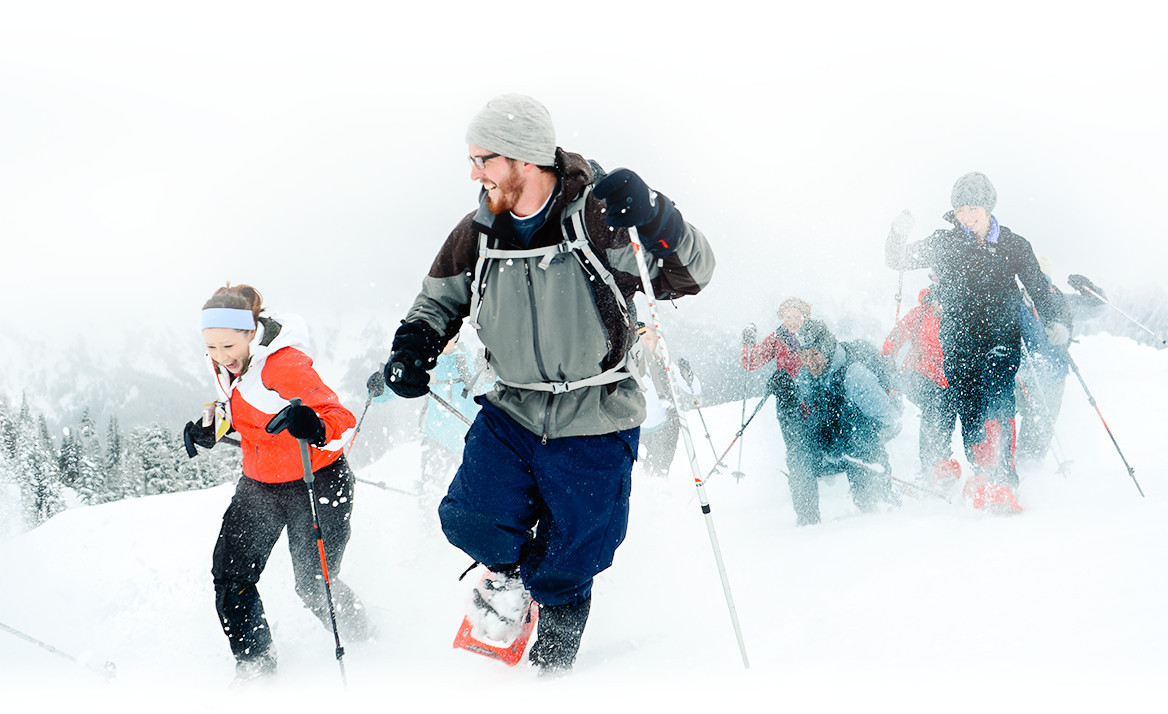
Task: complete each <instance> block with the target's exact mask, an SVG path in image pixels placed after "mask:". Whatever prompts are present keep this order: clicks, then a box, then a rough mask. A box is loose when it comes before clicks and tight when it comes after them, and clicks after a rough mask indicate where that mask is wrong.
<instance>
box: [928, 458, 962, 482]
mask: <svg viewBox="0 0 1168 714" xmlns="http://www.w3.org/2000/svg"><path fill="white" fill-rule="evenodd" d="M960 480H961V464H960V463H959V462H958V461H957V459H941V460H940V461H938V462H937V463H936V464H934V465H933V485H934V486H938V487H940V488H949V487H950V486H952V485H953V484H955V483H957V482H958V481H960Z"/></svg>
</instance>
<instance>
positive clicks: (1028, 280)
mask: <svg viewBox="0 0 1168 714" xmlns="http://www.w3.org/2000/svg"><path fill="white" fill-rule="evenodd" d="M944 218H945V220H947V221H949V223H951V224H952V227H951V228H942V229H938V230H936V231H934V232H933V234H932V235H930V236H929V237H927V238H925V239H924V240H921V241H917V242H916V243H909V244H908V245H907V246H903V249H902V246H901V244H900V242H899V240H898V239H897V237H896V236H895V235H894V234H890V235H889V236H888V240H887V242H886V243H885V262H886V263H887V264H888V267H890V268H892V269H893V270H911V269H914V268H932V269H933V270H934V271H935V272H936V274H937V277H938V278H939V280H940V284H941V290H940V293H941V295H940V301H941V306H942V308H943V310H942V313H941V328H940V332H939V337H940V340H941V347H942V349H943V351H944V353H945V358H946V360H948V359H949V358H950V357H951V356H953V355H955V354H958V353H960V354H967V355H978V356H980V355H982V354H985V353H987V352H989V351H990V350H992V349H994V348H995V347H1005V348H1006V350H1008V351H1009V352H1011V353H1013V354H1018V353H1019V352H1020V350H1021V347H1020V345H1021V339H1022V331H1021V325H1020V321H1021V310H1022V305H1023V300H1022V293H1021V291H1020V290H1019V289H1018V281H1019V280H1020V281H1021V282H1022V285H1024V286H1025V287H1026V291H1027V292H1028V293H1029V294H1030V296H1031V298H1032V299H1033V300H1034V305H1035V307H1036V308H1037V309H1038V314H1039V316H1040V317H1041V318H1042V320H1043V322H1044V323H1046V324H1050V323H1051V322H1061V323H1063V324H1064V325H1066V326H1067V328H1068V329H1069V328H1070V327H1071V317H1070V314H1069V312H1068V311H1067V308H1066V302H1065V301H1064V300H1063V296H1062V293H1060V292H1059V291H1058V290H1052V289H1051V287H1050V283H1049V282H1048V281H1047V280H1046V278H1045V277H1044V276H1043V275H1042V272H1041V271H1040V270H1039V267H1038V259H1037V258H1035V257H1034V250H1033V249H1032V248H1031V247H1030V242H1029V241H1027V240H1026V239H1025V238H1023V237H1022V236H1020V235H1018V234H1016V233H1014V232H1013V231H1011V230H1010V229H1009V228H1006V227H1005V226H1001V225H1000V224H999V226H998V227H999V233H998V236H997V241H996V242H987V243H986V244H985V245H979V244H978V241H977V239H976V238H974V237H973V236H971V235H970V234H969V233H967V232H966V230H965V228H964V227H963V226H962V225H961V224H960V223H959V222H958V221H957V218H956V217H955V216H954V213H953V211H949V212H948V213H946V214H945V216H944ZM994 220H995V221H996V219H994ZM1015 278H1017V280H1016V279H1015Z"/></svg>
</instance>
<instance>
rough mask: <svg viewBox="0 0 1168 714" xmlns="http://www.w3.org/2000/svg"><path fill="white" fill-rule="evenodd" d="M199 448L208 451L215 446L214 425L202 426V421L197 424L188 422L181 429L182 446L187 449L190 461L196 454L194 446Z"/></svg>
mask: <svg viewBox="0 0 1168 714" xmlns="http://www.w3.org/2000/svg"><path fill="white" fill-rule="evenodd" d="M196 445H198V446H201V447H203V448H204V449H210V448H213V447H214V446H215V425H214V424H212V425H211V426H203V420H202V419H200V420H199V421H198V422H193V421H188V422H187V425H186V426H185V427H183V446H185V447H186V448H187V456H189V457H191V458H192V459H193V458H195V456H196V455H197V454H198V451H196V450H195V446H196Z"/></svg>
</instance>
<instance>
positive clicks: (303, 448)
mask: <svg viewBox="0 0 1168 714" xmlns="http://www.w3.org/2000/svg"><path fill="white" fill-rule="evenodd" d="M288 401H289V403H290V404H291V405H292V408H293V409H295V408H296V407H298V406H300V400H299V399H296V398H292V399H290V400H288ZM287 428H288V419H282V420H280V421H277V420H276V419H275V418H273V419H272V421H271V422H269V423H268V426H267V431H268V433H269V434H278V433H279V432H281V431H284V430H285V429H287ZM296 441H298V442H300V463H301V464H303V465H304V483H306V484H308V507H309V509H310V510H311V511H312V530H313V532H314V533H315V534H316V550H317V552H319V553H320V573H321V575H322V576H324V595H325V599H326V600H327V601H328V611H329V621H330V622H331V623H332V626H333V640H334V641H335V642H336V646H337V649H336V655H337V665H339V666H340V668H341V682H343V683H344V685H345V687H348V686H349V679H348V677H346V676H345V648H344V647H342V646H341V633H340V631H339V630H337V612H336V608H335V607H334V606H333V588H332V581H331V580H330V579H329V572H328V563H327V562H326V560H325V555H324V536H323V535H321V532H320V518H319V517H317V514H316V494H315V493H314V492H313V489H312V482H313V480H314V479H315V477H314V476H313V474H312V459H311V458H310V457H309V455H308V440H307V439H297V440H296Z"/></svg>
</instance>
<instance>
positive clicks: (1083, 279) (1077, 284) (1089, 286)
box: [1067, 274, 1103, 297]
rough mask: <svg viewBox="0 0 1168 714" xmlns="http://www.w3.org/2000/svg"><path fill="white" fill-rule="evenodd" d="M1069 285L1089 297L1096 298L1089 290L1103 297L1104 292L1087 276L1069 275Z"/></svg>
mask: <svg viewBox="0 0 1168 714" xmlns="http://www.w3.org/2000/svg"><path fill="white" fill-rule="evenodd" d="M1067 285H1070V286H1071V287H1072V288H1073V289H1075V290H1078V291H1079V292H1081V293H1083V295H1086V296H1087V297H1095V296H1094V295H1092V294H1091V293H1089V292H1087V291H1088V290H1091V291H1093V292H1094V293H1095V294H1097V295H1103V291H1102V290H1100V289H1099V286H1098V285H1096V284H1095V283H1093V282H1091V281H1090V280H1088V279H1087V276H1085V275H1078V274H1075V275H1068V276H1067Z"/></svg>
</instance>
